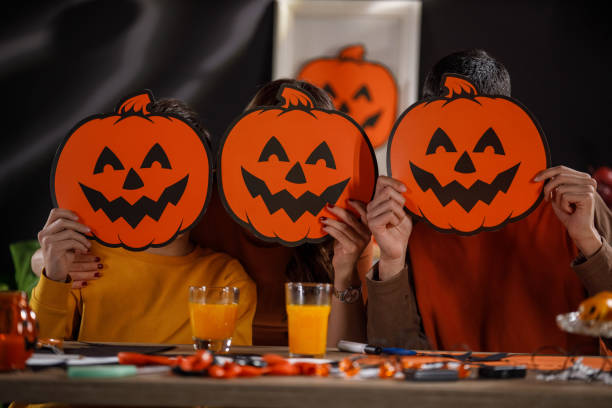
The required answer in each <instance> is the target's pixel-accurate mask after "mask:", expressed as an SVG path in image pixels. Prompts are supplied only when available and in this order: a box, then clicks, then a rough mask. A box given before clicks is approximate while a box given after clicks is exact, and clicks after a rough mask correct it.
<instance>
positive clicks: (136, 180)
mask: <svg viewBox="0 0 612 408" xmlns="http://www.w3.org/2000/svg"><path fill="white" fill-rule="evenodd" d="M143 186H144V183H143V182H142V179H141V178H140V176H139V175H138V173H136V172H135V171H134V169H130V171H129V172H128V174H127V176H125V181H124V182H123V189H124V190H137V189H139V188H141V187H143Z"/></svg>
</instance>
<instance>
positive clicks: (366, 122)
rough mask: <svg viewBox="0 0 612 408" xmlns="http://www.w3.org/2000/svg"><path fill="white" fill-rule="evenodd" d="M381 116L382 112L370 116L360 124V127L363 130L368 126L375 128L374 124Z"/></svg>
mask: <svg viewBox="0 0 612 408" xmlns="http://www.w3.org/2000/svg"><path fill="white" fill-rule="evenodd" d="M381 114H382V112H377V113H375V114H373V115H372V116H370V117H368V118H367V119H366V120H364V121H363V123H362V124H361V127H362V128H364V129H365V128H367V127H370V126H375V125H376V122H378V119H380V115H381Z"/></svg>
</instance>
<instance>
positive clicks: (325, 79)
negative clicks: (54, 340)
mask: <svg viewBox="0 0 612 408" xmlns="http://www.w3.org/2000/svg"><path fill="white" fill-rule="evenodd" d="M365 53H366V49H365V47H364V46H363V45H362V44H353V45H349V46H346V47H344V48H342V49H341V50H340V52H339V53H338V56H337V57H320V58H316V59H313V60H311V61H309V62H307V63H306V64H304V66H303V67H302V68H301V69H300V72H299V73H298V74H297V78H298V79H301V80H304V81H307V82H310V83H312V84H314V85H316V86H318V87H319V88H321V89H323V90H325V91H326V92H327V93H328V94H329V96H330V97H331V98H332V100H333V101H334V106H335V107H336V109H337V110H339V111H341V112H344V113H346V114H347V115H349V116H350V117H352V118H353V119H355V120H356V121H357V123H359V124H360V125H361V127H362V128H363V130H365V132H366V133H367V135H368V137H369V138H370V142H372V145H373V146H374V148H378V147H380V146H382V145H383V144H384V143H385V142H386V141H387V137H388V136H389V133H390V132H391V128H392V127H393V123H394V122H395V118H396V115H397V84H396V83H395V78H394V77H393V73H392V72H391V70H390V69H389V68H387V67H386V66H384V65H383V64H380V63H378V62H376V61H370V60H366V59H365Z"/></svg>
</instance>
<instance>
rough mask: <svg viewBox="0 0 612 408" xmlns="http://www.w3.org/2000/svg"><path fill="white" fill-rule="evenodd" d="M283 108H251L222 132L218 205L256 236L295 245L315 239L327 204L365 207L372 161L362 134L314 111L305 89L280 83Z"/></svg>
mask: <svg viewBox="0 0 612 408" xmlns="http://www.w3.org/2000/svg"><path fill="white" fill-rule="evenodd" d="M278 98H279V101H281V102H282V106H268V107H261V108H257V109H252V110H249V111H247V112H245V113H244V114H243V115H242V116H240V117H239V118H238V119H237V120H236V121H235V122H234V123H233V124H232V125H231V126H230V128H229V129H228V130H227V132H226V133H225V136H224V137H223V140H222V141H221V148H220V153H219V169H218V173H217V180H218V184H219V189H220V192H221V198H222V202H223V204H224V206H225V208H226V209H227V211H228V212H229V214H230V215H232V217H233V218H234V219H235V220H236V221H238V223H239V224H241V225H243V226H244V227H246V228H248V229H249V230H251V232H253V233H254V234H255V235H256V236H257V237H259V238H261V239H263V240H267V241H272V242H278V243H281V244H283V245H287V246H296V245H300V244H302V243H305V242H311V243H314V242H321V241H322V240H324V239H325V237H326V235H327V233H326V232H325V231H323V230H322V228H321V227H322V224H321V222H320V217H321V216H326V217H333V215H332V214H331V213H330V212H329V211H327V210H326V209H325V208H326V205H327V204H331V205H337V206H340V207H343V208H350V207H349V206H348V204H347V200H348V199H355V200H361V201H364V202H368V201H369V200H371V198H372V195H373V193H374V185H375V183H376V178H377V164H376V158H375V157H374V152H373V149H372V146H371V145H370V143H369V141H368V139H367V136H366V135H365V133H364V132H363V130H362V129H361V128H360V127H359V125H358V124H357V123H355V121H354V120H352V119H351V118H350V117H348V116H346V115H345V114H343V113H341V112H337V111H334V110H324V109H318V108H314V107H313V103H312V97H311V96H310V95H309V94H308V93H307V92H305V91H304V90H301V89H298V88H294V87H291V86H287V85H285V86H284V87H282V88H281V89H280V90H279V94H278Z"/></svg>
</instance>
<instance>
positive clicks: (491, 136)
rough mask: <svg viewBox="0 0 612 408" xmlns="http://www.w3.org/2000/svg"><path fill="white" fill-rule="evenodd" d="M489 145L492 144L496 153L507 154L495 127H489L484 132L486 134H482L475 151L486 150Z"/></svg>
mask: <svg viewBox="0 0 612 408" xmlns="http://www.w3.org/2000/svg"><path fill="white" fill-rule="evenodd" d="M487 146H491V147H492V148H493V151H494V152H495V154H503V155H505V154H506V152H504V147H503V146H502V144H501V140H499V137H498V136H497V133H495V131H494V130H493V128H488V129H487V131H486V132H484V135H482V137H481V138H480V140H479V141H478V143H476V147H474V153H482V152H484V150H485V148H486V147H487Z"/></svg>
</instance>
